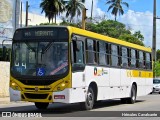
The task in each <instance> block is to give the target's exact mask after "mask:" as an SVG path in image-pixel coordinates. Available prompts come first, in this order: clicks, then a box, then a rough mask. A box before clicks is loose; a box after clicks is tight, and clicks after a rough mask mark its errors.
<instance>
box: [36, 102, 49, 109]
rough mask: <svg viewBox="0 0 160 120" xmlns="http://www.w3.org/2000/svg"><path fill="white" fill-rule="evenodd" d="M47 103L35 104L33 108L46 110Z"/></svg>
mask: <svg viewBox="0 0 160 120" xmlns="http://www.w3.org/2000/svg"><path fill="white" fill-rule="evenodd" d="M48 105H49V103H43V102H35V106H36V108H38V109H47V107H48Z"/></svg>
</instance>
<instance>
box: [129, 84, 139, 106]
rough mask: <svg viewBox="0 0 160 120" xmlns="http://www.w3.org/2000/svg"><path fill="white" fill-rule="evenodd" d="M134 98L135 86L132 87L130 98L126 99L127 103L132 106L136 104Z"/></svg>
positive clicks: (135, 95) (135, 94) (135, 93)
mask: <svg viewBox="0 0 160 120" xmlns="http://www.w3.org/2000/svg"><path fill="white" fill-rule="evenodd" d="M136 97H137V89H136V86H135V85H132V89H131V97H130V98H128V103H130V104H134V103H135V102H136Z"/></svg>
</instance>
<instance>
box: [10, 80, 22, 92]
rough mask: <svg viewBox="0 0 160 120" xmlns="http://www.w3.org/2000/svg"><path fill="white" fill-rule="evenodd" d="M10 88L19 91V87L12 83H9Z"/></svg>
mask: <svg viewBox="0 0 160 120" xmlns="http://www.w3.org/2000/svg"><path fill="white" fill-rule="evenodd" d="M10 87H11V88H12V89H14V90H21V89H20V87H19V86H18V85H17V84H16V83H15V82H13V81H11V82H10Z"/></svg>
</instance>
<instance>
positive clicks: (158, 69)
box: [153, 61, 160, 77]
mask: <svg viewBox="0 0 160 120" xmlns="http://www.w3.org/2000/svg"><path fill="white" fill-rule="evenodd" d="M153 72H154V73H155V76H156V77H160V62H159V61H157V62H155V68H154V69H153Z"/></svg>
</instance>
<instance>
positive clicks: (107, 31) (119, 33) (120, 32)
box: [86, 20, 144, 46]
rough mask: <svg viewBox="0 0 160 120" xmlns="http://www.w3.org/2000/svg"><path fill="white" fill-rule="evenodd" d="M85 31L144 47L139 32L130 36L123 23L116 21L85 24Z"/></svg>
mask: <svg viewBox="0 0 160 120" xmlns="http://www.w3.org/2000/svg"><path fill="white" fill-rule="evenodd" d="M86 30H89V31H92V32H96V33H99V34H103V35H107V36H109V37H113V38H117V39H121V40H124V41H127V42H131V43H134V44H138V45H141V46H144V43H143V41H142V38H144V37H143V35H142V34H141V32H140V31H138V32H135V33H134V34H133V35H132V34H131V32H130V31H129V30H127V29H126V26H125V25H124V24H123V23H120V22H117V21H113V20H107V21H106V20H104V21H102V22H100V23H97V24H94V23H86Z"/></svg>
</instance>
